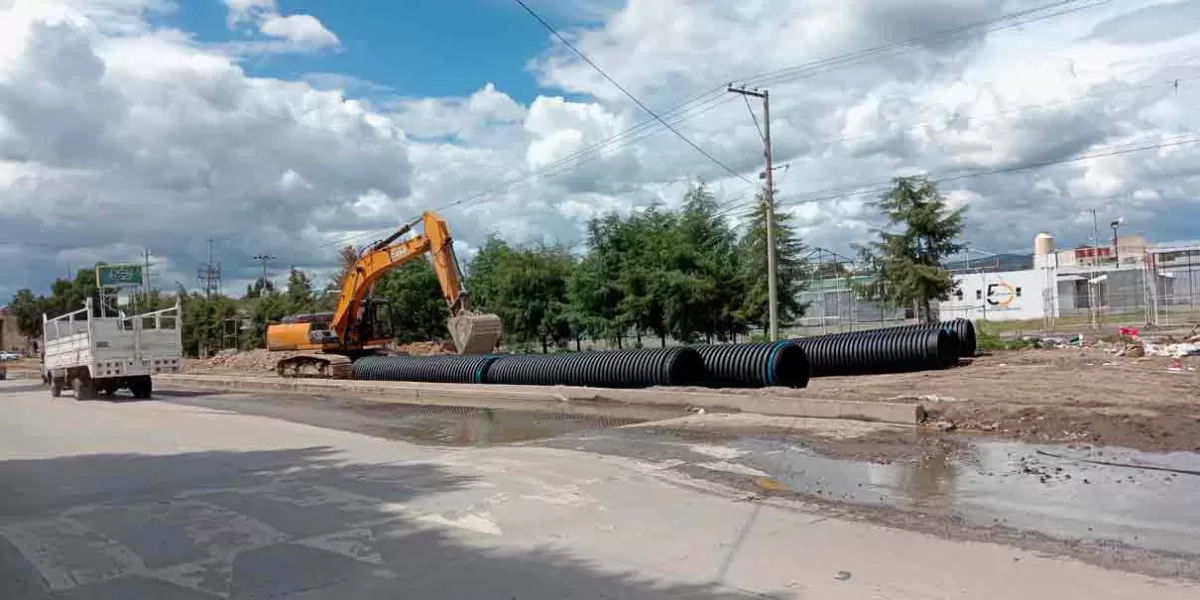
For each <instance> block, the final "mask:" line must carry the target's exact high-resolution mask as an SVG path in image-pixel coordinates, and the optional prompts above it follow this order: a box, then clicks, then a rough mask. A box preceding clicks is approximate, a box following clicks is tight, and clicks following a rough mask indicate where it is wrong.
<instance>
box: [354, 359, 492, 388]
mask: <svg viewBox="0 0 1200 600" xmlns="http://www.w3.org/2000/svg"><path fill="white" fill-rule="evenodd" d="M497 358H499V357H497V356H493V355H490V354H469V355H460V354H442V355H436V356H367V357H364V358H360V359H358V360H356V361H354V378H355V379H367V380H375V381H423V382H427V383H483V382H484V377H485V376H486V375H487V371H488V368H489V367H490V366H491V364H492V363H493V362H494V361H495V360H496V359H497Z"/></svg>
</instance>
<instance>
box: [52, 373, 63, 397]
mask: <svg viewBox="0 0 1200 600" xmlns="http://www.w3.org/2000/svg"><path fill="white" fill-rule="evenodd" d="M62 389H63V380H62V377H51V378H50V396H51V397H52V398H58V397H59V396H62Z"/></svg>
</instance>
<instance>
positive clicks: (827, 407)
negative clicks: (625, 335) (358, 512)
mask: <svg viewBox="0 0 1200 600" xmlns="http://www.w3.org/2000/svg"><path fill="white" fill-rule="evenodd" d="M155 380H156V381H157V382H158V383H159V384H163V385H170V386H179V387H188V388H205V389H215V390H224V391H232V392H260V393H280V392H287V393H295V394H306V395H317V396H356V397H363V398H366V399H370V400H379V401H383V402H398V403H405V404H436V405H451V406H482V407H488V406H492V407H496V408H501V407H503V408H512V407H517V408H521V407H528V408H530V409H537V408H540V407H543V406H545V405H547V404H551V405H561V403H564V402H566V403H571V404H572V405H576V406H581V407H582V406H591V407H601V406H610V407H611V406H612V405H621V406H630V407H633V406H645V407H662V408H667V407H673V408H679V409H683V408H703V409H705V410H710V411H716V412H749V413H757V414H763V415H773V416H784V417H811V418H826V419H855V420H860V421H876V422H881V423H899V424H903V425H914V424H917V423H920V422H921V421H922V420H924V418H925V410H924V408H923V407H922V406H921V405H920V404H904V403H896V402H855V401H851V400H830V399H823V398H805V397H796V396H793V395H788V396H782V395H772V394H771V393H770V391H769V390H754V392H753V393H751V392H749V391H747V393H727V392H720V393H718V392H703V391H695V390H694V389H688V390H673V389H670V388H652V389H644V390H617V389H602V388H584V387H568V386H545V387H543V386H523V385H482V384H441V383H417V382H407V381H357V380H323V379H285V378H279V377H239V376H227V375H205V374H191V373H182V374H164V375H155ZM589 412H590V411H589Z"/></svg>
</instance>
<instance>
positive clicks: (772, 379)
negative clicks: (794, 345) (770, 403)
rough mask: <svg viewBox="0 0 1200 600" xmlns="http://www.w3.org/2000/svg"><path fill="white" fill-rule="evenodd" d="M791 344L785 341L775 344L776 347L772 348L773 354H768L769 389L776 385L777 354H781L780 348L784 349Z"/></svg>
mask: <svg viewBox="0 0 1200 600" xmlns="http://www.w3.org/2000/svg"><path fill="white" fill-rule="evenodd" d="M790 343H791V342H789V341H787V340H784V341H780V342H775V345H774V346H771V352H770V353H769V354H767V387H771V386H774V385H775V353H776V352H779V349H780V348H783V347H784V346H785V345H787V344H790Z"/></svg>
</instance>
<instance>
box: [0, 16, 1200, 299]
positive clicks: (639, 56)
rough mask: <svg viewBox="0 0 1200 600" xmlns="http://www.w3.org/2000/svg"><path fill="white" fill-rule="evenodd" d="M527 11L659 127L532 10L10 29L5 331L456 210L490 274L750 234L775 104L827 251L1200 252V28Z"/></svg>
mask: <svg viewBox="0 0 1200 600" xmlns="http://www.w3.org/2000/svg"><path fill="white" fill-rule="evenodd" d="M527 3H528V4H529V6H530V7H531V8H532V9H533V10H535V11H536V12H538V13H539V14H540V15H541V16H542V17H543V18H544V19H545V20H546V21H547V22H549V23H551V24H552V25H553V26H554V27H555V28H557V29H558V30H559V31H560V32H561V33H562V35H563V36H564V37H565V38H566V39H567V40H569V41H570V42H571V43H572V44H573V45H574V46H575V47H576V48H578V49H579V50H580V51H581V52H582V53H583V54H584V55H585V56H587V57H588V58H589V59H591V62H593V63H595V65H598V66H599V67H600V68H601V69H603V70H604V71H605V72H606V73H607V74H608V75H609V76H610V77H611V78H612V79H613V80H615V81H616V82H618V83H619V84H620V86H621V88H624V90H626V91H627V92H628V93H629V95H632V97H633V98H636V99H637V101H636V102H635V101H634V100H633V98H631V97H630V96H629V95H627V94H625V93H624V92H622V91H621V89H618V87H616V86H615V85H613V83H612V82H610V81H608V80H607V79H606V78H604V77H603V76H602V75H601V74H599V73H598V72H597V71H596V70H595V68H593V66H591V65H589V64H588V63H587V62H585V61H583V60H582V59H580V58H579V57H578V56H577V55H575V54H574V53H572V52H571V51H570V50H569V49H568V48H567V47H566V46H564V45H563V44H562V43H561V42H560V41H559V40H557V39H556V38H554V37H553V36H552V35H551V34H550V32H549V31H547V30H546V29H545V28H543V27H542V26H541V25H540V24H539V23H538V22H537V21H536V20H534V19H533V18H532V17H531V16H530V15H529V14H528V13H527V12H525V10H524V9H523V8H522V7H521V6H519V5H518V4H517V3H516V2H515V1H513V0H460V1H456V2H437V1H434V0H406V1H402V2H383V1H372V2H368V1H365V0H345V1H343V2H328V1H320V0H298V1H288V0H187V1H186V2H184V1H182V0H0V265H2V266H0V304H2V303H3V302H4V301H5V300H7V299H8V298H9V297H11V295H12V294H13V293H14V292H16V290H18V289H21V288H31V289H33V290H34V291H35V292H38V293H45V292H46V291H48V288H49V285H50V283H51V282H52V280H53V279H54V278H55V277H57V276H63V275H66V274H67V273H69V272H70V271H71V270H73V269H78V268H80V267H84V266H88V265H92V264H95V263H96V262H98V261H104V262H109V263H116V262H126V261H138V262H140V261H141V260H142V258H141V257H142V256H143V253H144V252H145V251H146V250H149V251H150V253H151V260H152V263H153V269H152V283H154V284H155V285H156V286H158V287H163V288H167V289H173V288H174V287H175V286H176V285H177V284H182V285H184V286H185V287H188V288H190V289H195V288H196V286H197V282H196V273H197V266H198V264H199V263H201V262H203V261H205V260H207V258H208V249H209V243H208V240H210V239H211V240H212V247H213V251H214V254H215V256H216V259H217V260H218V261H219V262H220V263H221V267H222V274H223V277H224V286H223V287H224V289H225V290H226V291H228V292H233V293H235V294H236V293H238V292H239V291H240V290H244V289H245V286H246V283H248V282H249V281H251V280H253V278H255V277H256V276H258V274H259V273H260V272H261V263H259V262H257V261H255V260H254V258H253V257H254V256H256V255H262V254H269V255H273V256H275V257H276V259H275V261H274V262H272V263H271V264H270V265H269V267H270V269H271V272H272V276H273V277H275V278H281V277H283V276H284V273H285V272H286V269H287V268H288V267H290V266H296V267H299V268H304V269H308V270H312V271H314V272H316V273H317V274H318V276H319V277H327V276H329V275H330V274H332V272H333V269H334V267H335V265H336V262H337V248H338V247H339V246H341V245H344V244H358V245H361V244H365V243H367V242H370V241H372V240H375V239H379V238H382V237H384V236H386V235H387V234H388V233H389V232H390V231H391V230H392V229H394V228H396V227H398V226H399V225H401V224H402V223H404V222H407V221H409V220H411V219H413V218H414V217H416V216H417V215H419V214H420V213H421V211H424V210H438V211H439V212H441V214H442V215H443V216H444V217H445V218H446V220H447V222H448V223H449V225H450V227H451V230H452V232H453V233H454V235H455V240H456V248H457V249H458V251H459V253H460V256H461V257H462V258H463V259H467V258H469V257H470V256H471V255H472V254H473V252H474V251H475V249H477V248H478V247H479V246H480V245H481V244H482V243H483V242H484V241H485V240H486V238H487V236H488V235H490V234H498V235H500V236H502V237H504V238H505V239H508V240H509V241H511V242H514V243H542V242H547V243H563V244H568V245H573V246H577V245H578V244H580V243H581V241H582V240H583V232H584V227H585V225H586V222H587V220H588V219H590V218H592V217H595V216H598V215H602V214H604V213H607V212H610V211H618V212H620V213H622V214H629V213H630V212H631V211H635V210H638V209H640V208H644V207H646V206H649V205H651V204H654V203H659V204H663V205H666V206H677V205H678V204H679V203H680V201H681V198H682V196H683V193H684V192H685V191H686V189H687V188H688V186H690V185H693V184H694V183H696V182H701V181H702V182H705V183H706V184H707V185H708V186H709V187H710V189H711V190H712V191H713V192H714V194H715V195H716V197H717V199H718V201H719V202H721V203H722V206H723V208H724V209H725V212H726V214H728V216H729V217H730V218H731V219H734V220H735V221H736V220H737V219H739V218H741V215H742V214H743V212H744V210H745V208H746V203H747V202H748V201H750V199H751V197H752V191H753V186H754V185H759V181H760V180H759V173H760V172H761V170H762V140H761V138H760V134H759V129H758V127H759V126H760V125H761V123H759V124H756V121H755V119H757V120H758V121H760V122H761V120H762V118H763V115H762V111H761V106H760V105H759V104H758V102H757V101H755V102H754V103H749V102H747V101H745V100H743V98H742V97H740V96H737V95H734V94H730V93H728V92H726V91H725V85H726V84H728V83H734V84H736V85H746V86H749V87H757V88H764V89H767V90H769V92H770V97H771V119H770V125H771V134H772V140H773V148H774V153H775V160H776V164H777V165H779V169H778V170H777V171H776V172H775V175H776V178H775V179H776V187H777V188H778V195H777V202H778V205H779V207H780V210H781V211H786V212H787V213H788V214H790V215H791V217H792V222H793V224H794V225H795V226H796V227H797V231H798V233H799V235H800V236H801V237H802V239H803V240H804V241H805V243H807V244H809V245H810V246H819V247H823V248H828V249H830V250H833V251H836V252H839V253H842V254H848V253H850V249H851V247H852V245H853V244H855V243H860V242H863V241H865V240H866V239H868V238H869V237H870V236H871V234H872V231H873V230H874V229H875V228H877V227H881V226H884V225H885V223H883V222H882V221H881V219H880V216H879V215H878V214H877V212H876V211H874V210H873V209H872V207H871V201H872V200H873V199H875V198H876V197H877V196H878V195H879V194H880V191H881V186H886V184H887V182H888V180H889V179H890V178H892V177H894V176H897V175H908V174H925V175H928V176H929V177H931V178H934V179H936V180H938V181H939V182H940V183H939V189H940V190H941V192H942V193H943V194H944V195H945V196H946V197H947V198H948V200H949V202H950V204H951V205H952V206H954V207H966V234H965V239H966V242H967V244H968V245H969V246H970V247H971V248H973V249H975V250H977V251H980V252H1008V251H1015V252H1029V251H1031V248H1032V240H1033V237H1034V235H1035V234H1037V233H1038V232H1039V231H1043V230H1044V231H1050V232H1052V233H1054V234H1055V235H1056V237H1057V238H1058V240H1059V244H1060V245H1063V246H1067V245H1075V244H1081V243H1086V242H1087V240H1088V238H1089V236H1090V235H1091V230H1092V216H1091V212H1090V211H1093V210H1094V211H1096V214H1097V218H1098V220H1099V221H1100V228H1101V235H1102V236H1103V235H1105V233H1104V231H1105V230H1106V229H1107V223H1108V222H1109V221H1111V220H1113V219H1115V218H1117V217H1124V218H1125V223H1126V224H1125V225H1124V227H1125V231H1128V232H1130V233H1142V234H1144V235H1146V236H1147V237H1148V238H1150V239H1151V240H1152V241H1160V242H1166V241H1170V240H1181V239H1195V238H1198V237H1200V200H1197V198H1200V193H1198V192H1200V160H1198V159H1200V113H1197V111H1195V110H1194V109H1190V108H1191V107H1194V106H1195V105H1196V102H1197V100H1200V93H1198V90H1200V1H1183V2H1145V1H1132V0H1109V1H1103V0H1059V1H1054V0H1007V1H997V0H836V1H835V0H805V1H800V0H797V1H786V0H744V1H742V2H736V3H734V2H727V1H725V0H687V1H682V0H681V1H672V2H667V1H665V0H528V2H527ZM639 103H641V104H643V105H645V106H646V107H649V108H650V110H653V111H654V112H655V114H657V115H658V116H659V117H661V118H662V119H664V120H665V121H667V122H668V123H670V124H671V125H672V128H673V129H674V130H675V132H678V135H677V134H676V133H675V132H672V131H670V130H668V128H667V127H665V126H663V125H662V124H661V123H659V122H658V121H656V120H654V118H653V117H651V116H650V115H649V114H648V113H647V112H646V111H645V110H644V109H643V108H642V107H641V106H639ZM1189 109H1190V110H1189ZM752 112H753V115H754V116H753V117H752ZM693 145H694V146H695V147H693ZM697 148H699V150H697ZM577 247H578V246H577Z"/></svg>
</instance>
